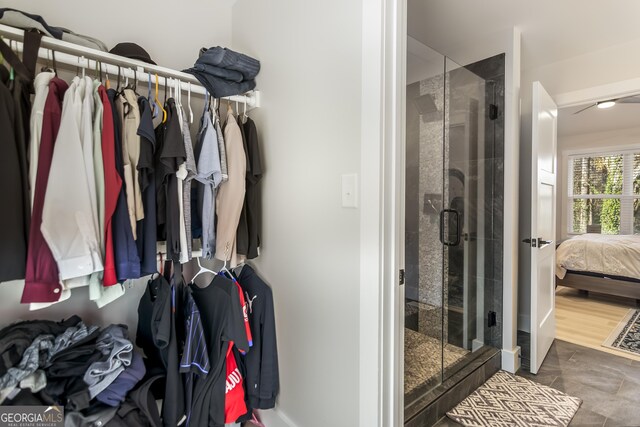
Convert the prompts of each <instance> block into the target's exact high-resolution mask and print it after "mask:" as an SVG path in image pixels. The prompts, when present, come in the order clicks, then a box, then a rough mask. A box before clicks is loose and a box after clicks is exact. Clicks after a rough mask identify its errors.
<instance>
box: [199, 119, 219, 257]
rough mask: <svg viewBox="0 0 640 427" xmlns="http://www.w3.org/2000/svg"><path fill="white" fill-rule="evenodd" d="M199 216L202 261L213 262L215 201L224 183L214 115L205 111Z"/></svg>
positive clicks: (200, 153)
mask: <svg viewBox="0 0 640 427" xmlns="http://www.w3.org/2000/svg"><path fill="white" fill-rule="evenodd" d="M196 151H197V152H198V175H197V176H196V180H198V181H199V182H200V183H201V185H199V186H198V187H199V191H198V205H199V206H198V212H199V213H200V221H201V224H202V257H203V258H206V259H211V258H213V254H214V252H215V244H216V232H215V212H216V209H215V208H216V206H215V200H216V189H217V188H218V186H219V185H220V184H221V183H222V170H221V167H220V154H219V151H218V144H217V135H216V130H215V128H214V126H213V123H212V122H211V115H210V113H209V111H208V110H206V109H205V111H204V113H203V114H202V119H201V121H200V131H199V132H198V143H197V145H196Z"/></svg>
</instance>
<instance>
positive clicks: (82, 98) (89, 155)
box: [64, 77, 103, 289]
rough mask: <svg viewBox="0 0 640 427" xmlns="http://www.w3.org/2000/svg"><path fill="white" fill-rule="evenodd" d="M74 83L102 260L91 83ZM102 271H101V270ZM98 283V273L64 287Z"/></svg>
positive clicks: (87, 80)
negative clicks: (79, 109) (79, 107)
mask: <svg viewBox="0 0 640 427" xmlns="http://www.w3.org/2000/svg"><path fill="white" fill-rule="evenodd" d="M74 81H76V82H77V90H76V99H75V101H74V102H79V103H80V104H81V105H82V107H81V112H82V113H81V115H80V139H81V141H82V142H81V144H82V157H83V161H84V170H85V174H86V176H85V179H86V181H87V188H88V190H89V199H90V205H91V222H92V227H91V229H92V232H93V234H94V238H95V241H96V242H98V251H99V252H100V259H101V260H102V259H103V255H102V250H101V249H100V242H101V241H102V237H101V236H100V233H99V232H98V228H99V225H98V211H97V204H98V202H97V189H96V179H95V176H96V174H95V163H94V155H93V146H94V141H93V137H94V135H93V121H94V119H95V117H94V110H95V104H94V97H93V81H92V80H91V78H90V77H83V78H80V77H75V78H74ZM101 271H102V270H101ZM99 282H100V272H95V273H92V274H90V275H88V276H79V277H73V278H69V279H67V280H65V283H64V285H65V287H66V288H69V289H73V288H77V287H82V286H88V285H90V284H91V283H93V284H94V285H98V284H99Z"/></svg>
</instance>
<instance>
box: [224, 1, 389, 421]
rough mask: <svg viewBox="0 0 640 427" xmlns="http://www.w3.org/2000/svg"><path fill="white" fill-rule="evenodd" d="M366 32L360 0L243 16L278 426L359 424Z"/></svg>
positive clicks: (239, 21)
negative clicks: (257, 67)
mask: <svg viewBox="0 0 640 427" xmlns="http://www.w3.org/2000/svg"><path fill="white" fill-rule="evenodd" d="M361 34H362V4H361V2H344V1H340V0H328V1H324V2H301V1H298V0H271V1H263V0H239V1H238V2H237V3H236V5H235V6H234V9H233V39H232V41H233V46H234V47H236V48H237V49H239V50H241V51H244V52H246V53H248V54H250V55H255V56H256V57H257V58H259V59H260V61H261V64H262V70H261V72H260V75H259V76H258V87H259V88H260V90H261V91H262V94H263V98H262V99H263V103H262V108H260V109H259V110H256V111H255V112H253V113H252V114H251V115H252V117H253V118H254V119H255V121H256V123H257V125H258V130H259V134H260V140H261V144H262V147H263V154H264V162H265V165H266V166H265V167H266V173H265V176H264V179H263V181H262V184H261V185H262V191H263V194H262V199H263V204H262V206H263V220H262V224H263V236H262V237H263V242H264V247H263V248H262V249H263V252H262V255H261V257H260V259H259V260H258V262H257V263H256V265H257V269H258V271H259V272H260V274H261V275H262V276H263V277H264V278H265V279H266V280H267V281H268V282H269V283H270V284H271V286H272V287H273V291H274V296H275V304H276V307H275V308H276V325H277V329H278V349H279V358H280V382H281V392H280V397H279V400H278V408H277V411H276V413H270V414H266V415H265V416H266V417H267V418H268V419H269V424H267V425H269V426H280V425H283V426H284V425H290V426H300V427H316V426H317V427H325V426H345V427H347V426H356V425H358V423H359V417H358V408H359V373H358V372H359V363H358V362H359V356H360V355H359V307H360V303H359V292H360V287H359V280H360V276H359V261H360V233H359V227H360V220H359V218H360V212H359V211H358V210H357V209H350V208H343V207H341V195H340V186H341V174H343V173H351V172H355V173H359V172H360V137H361V132H360V111H361V102H360V99H361V81H362V76H361V71H362V67H361V61H362V57H361V43H362V39H361ZM371 268H377V266H375V265H372V266H371ZM376 327H377V325H376V324H372V325H371V328H376ZM373 374H374V375H375V373H373ZM375 410H376V409H375V408H371V411H375Z"/></svg>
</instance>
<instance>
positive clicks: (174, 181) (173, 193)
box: [156, 98, 187, 262]
mask: <svg viewBox="0 0 640 427" xmlns="http://www.w3.org/2000/svg"><path fill="white" fill-rule="evenodd" d="M165 110H166V111H167V121H166V122H165V123H164V124H163V125H162V129H161V130H160V131H159V132H158V133H157V134H156V136H158V135H159V136H160V138H159V141H160V144H159V147H158V150H157V151H156V152H157V156H156V165H157V167H156V170H157V175H156V183H157V185H158V186H157V188H156V190H157V196H158V198H157V205H158V226H159V228H158V238H159V239H162V238H164V239H166V241H167V258H168V259H170V260H172V261H174V262H179V261H180V207H179V204H178V195H179V194H182V193H178V178H177V177H176V173H177V172H178V167H179V166H180V165H181V164H182V163H184V162H185V160H186V158H187V153H186V152H185V148H184V141H183V139H182V132H181V130H180V122H179V120H178V115H177V110H176V106H175V100H174V99H173V98H169V100H168V101H167V103H166V105H165ZM157 141H158V140H157Z"/></svg>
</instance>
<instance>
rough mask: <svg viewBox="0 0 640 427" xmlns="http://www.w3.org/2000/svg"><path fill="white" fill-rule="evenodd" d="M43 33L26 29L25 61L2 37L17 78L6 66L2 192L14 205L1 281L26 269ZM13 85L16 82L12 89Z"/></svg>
mask: <svg viewBox="0 0 640 427" xmlns="http://www.w3.org/2000/svg"><path fill="white" fill-rule="evenodd" d="M41 37H42V36H41V35H40V34H36V33H34V32H26V33H25V41H24V52H23V59H24V63H23V62H21V61H20V59H19V58H18V56H17V55H16V54H15V53H14V52H13V51H12V50H11V48H9V46H7V44H6V43H5V42H4V41H2V40H0V53H2V55H3V57H4V62H5V63H9V64H10V65H11V66H12V67H13V69H14V80H13V81H12V82H11V83H12V84H11V85H10V84H9V73H8V72H7V69H6V68H5V67H4V66H1V67H0V68H1V69H2V70H4V72H3V73H2V74H3V76H2V84H1V86H2V89H1V92H2V93H1V94H0V102H1V103H2V106H1V107H0V108H1V110H0V120H1V121H0V124H1V125H2V126H1V127H0V129H2V134H1V135H0V140H1V141H2V144H0V159H1V161H2V167H1V168H0V171H1V172H0V194H2V196H3V200H4V201H5V203H7V206H10V209H2V210H0V223H1V224H2V226H3V235H2V239H0V282H2V281H8V280H14V279H22V278H24V273H25V264H26V257H27V241H28V239H29V223H30V216H31V206H30V205H31V203H30V199H31V198H30V195H29V172H28V166H27V141H29V133H30V132H29V127H30V126H29V118H30V111H31V94H30V88H31V84H32V82H33V78H34V69H35V64H36V60H37V57H38V46H39V43H40V38H41ZM9 86H12V88H11V89H9Z"/></svg>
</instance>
